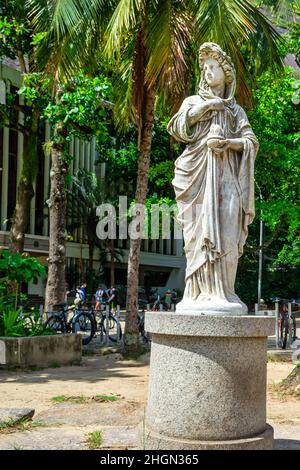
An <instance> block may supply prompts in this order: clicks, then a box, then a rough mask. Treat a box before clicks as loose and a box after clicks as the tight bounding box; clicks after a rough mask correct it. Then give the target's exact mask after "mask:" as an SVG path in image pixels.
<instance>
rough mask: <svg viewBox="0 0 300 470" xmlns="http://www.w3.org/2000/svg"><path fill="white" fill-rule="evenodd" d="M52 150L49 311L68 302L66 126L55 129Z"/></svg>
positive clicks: (47, 300)
mask: <svg viewBox="0 0 300 470" xmlns="http://www.w3.org/2000/svg"><path fill="white" fill-rule="evenodd" d="M55 135H56V136H59V137H60V139H59V138H58V139H55V140H54V142H53V144H52V149H51V165H52V166H51V172H50V198H49V203H48V205H49V258H48V278H47V286H46V300H45V307H46V310H48V309H49V306H50V305H55V304H61V303H64V299H65V283H66V281H65V264H66V205H67V197H66V191H65V176H66V172H67V169H68V165H67V163H66V161H65V160H64V149H65V138H66V136H67V129H66V127H65V126H64V125H63V124H62V125H60V126H57V127H56V129H55Z"/></svg>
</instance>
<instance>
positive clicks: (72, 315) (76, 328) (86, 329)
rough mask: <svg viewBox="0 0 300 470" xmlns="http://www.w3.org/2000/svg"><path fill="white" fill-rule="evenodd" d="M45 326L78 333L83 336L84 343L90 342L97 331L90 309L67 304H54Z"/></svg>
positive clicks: (55, 329) (57, 330) (63, 331)
mask: <svg viewBox="0 0 300 470" xmlns="http://www.w3.org/2000/svg"><path fill="white" fill-rule="evenodd" d="M47 315H49V317H48V319H47V321H46V323H45V326H46V327H48V328H51V329H52V330H54V331H56V332H57V333H77V334H80V335H81V337H82V344H84V345H86V344H88V343H89V342H90V341H91V340H92V338H93V336H94V335H95V333H96V328H97V323H96V321H95V317H94V316H93V315H92V314H91V312H90V311H89V310H84V309H83V308H82V307H79V306H75V307H74V306H72V307H69V306H68V305H66V304H58V305H54V306H53V311H52V312H47Z"/></svg>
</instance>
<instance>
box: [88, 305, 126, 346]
mask: <svg viewBox="0 0 300 470" xmlns="http://www.w3.org/2000/svg"><path fill="white" fill-rule="evenodd" d="M107 305H108V304H102V309H100V310H93V311H92V312H93V313H92V314H93V316H94V319H95V322H96V333H99V334H100V336H101V338H102V337H105V336H106V329H107V323H108V330H109V334H108V337H109V339H110V341H112V342H114V343H116V342H120V341H121V338H122V328H121V324H120V319H119V318H118V316H117V312H116V310H115V309H114V308H109V314H108V318H107V317H106V311H107V310H106V309H107Z"/></svg>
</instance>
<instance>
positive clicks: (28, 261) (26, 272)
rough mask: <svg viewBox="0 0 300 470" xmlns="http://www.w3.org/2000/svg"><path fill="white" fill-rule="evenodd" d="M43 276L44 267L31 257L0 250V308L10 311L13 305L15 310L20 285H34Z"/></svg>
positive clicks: (44, 273)
mask: <svg viewBox="0 0 300 470" xmlns="http://www.w3.org/2000/svg"><path fill="white" fill-rule="evenodd" d="M45 275H46V270H45V267H44V266H43V265H42V264H41V263H39V262H38V261H37V259H36V258H34V257H33V256H28V255H27V254H26V253H23V254H20V253H12V252H10V251H9V250H7V249H2V250H0V281H1V288H0V308H1V307H3V308H6V307H7V308H9V309H11V310H12V309H13V307H12V305H14V309H15V310H16V308H17V305H18V303H19V300H20V298H21V295H20V288H21V285H22V283H28V282H34V283H36V282H37V280H38V277H40V276H45ZM0 315H1V311H0Z"/></svg>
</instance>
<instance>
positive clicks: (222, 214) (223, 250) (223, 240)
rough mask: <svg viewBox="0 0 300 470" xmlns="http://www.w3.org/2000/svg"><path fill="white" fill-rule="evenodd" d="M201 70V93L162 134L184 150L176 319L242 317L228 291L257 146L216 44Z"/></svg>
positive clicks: (243, 233) (178, 168)
mask: <svg viewBox="0 0 300 470" xmlns="http://www.w3.org/2000/svg"><path fill="white" fill-rule="evenodd" d="M199 62H200V70H201V79H200V87H199V92H198V94H197V95H193V96H190V97H188V98H186V99H185V100H184V101H183V103H182V106H181V108H180V109H179V111H178V113H177V114H175V116H173V118H172V119H171V121H170V122H169V124H168V132H169V133H170V134H171V135H172V136H173V137H174V138H175V139H176V140H178V141H179V142H184V143H186V144H187V147H186V149H185V151H184V152H183V153H182V155H181V156H180V157H179V158H178V159H177V160H176V162H175V177H174V180H173V186H174V189H175V194H176V201H177V205H178V210H179V213H178V220H179V222H180V223H181V225H182V227H183V235H184V242H185V253H186V258H187V268H186V286H185V291H184V296H183V299H182V301H181V302H180V303H179V304H178V305H177V311H178V312H182V313H184V312H186V313H193V312H194V313H199V314H200V313H204V314H231V315H237V314H238V315H239V314H245V313H247V307H246V305H245V304H244V303H243V302H242V301H241V300H240V299H239V297H238V296H237V294H236V293H235V290H234V283H235V277H236V271H237V265H238V258H239V257H240V256H241V255H242V253H243V247H244V243H245V240H246V238H247V234H248V225H249V224H250V223H251V222H252V220H253V217H254V174H253V173H254V160H255V156H256V153H257V150H258V142H257V140H256V138H255V135H254V133H253V131H252V129H251V127H250V124H249V122H248V119H247V116H246V113H245V111H244V110H243V109H242V108H241V107H240V106H239V105H238V104H237V103H236V101H235V98H234V93H235V88H236V74H235V68H234V65H233V63H232V61H231V59H230V57H228V56H227V55H226V54H225V52H224V51H223V50H222V49H221V48H220V46H218V45H217V44H214V43H205V44H203V45H202V46H201V47H200V50H199Z"/></svg>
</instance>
